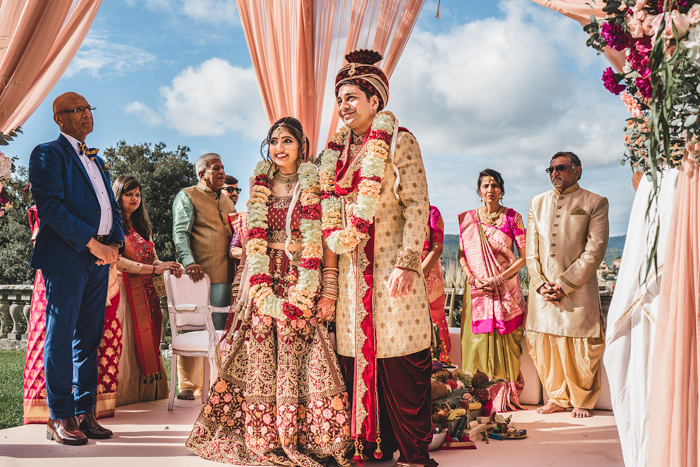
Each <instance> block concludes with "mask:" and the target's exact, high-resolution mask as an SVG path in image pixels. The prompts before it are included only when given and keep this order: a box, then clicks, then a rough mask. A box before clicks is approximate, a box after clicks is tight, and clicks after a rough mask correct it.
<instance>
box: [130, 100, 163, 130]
mask: <svg viewBox="0 0 700 467" xmlns="http://www.w3.org/2000/svg"><path fill="white" fill-rule="evenodd" d="M124 112H125V113H127V114H132V115H135V116H136V117H137V118H138V119H139V120H140V121H141V122H143V123H145V124H146V125H148V126H159V125H162V124H163V117H161V116H160V115H159V114H158V112H156V111H155V110H153V109H152V108H150V107H149V106H147V105H146V104H144V103H142V102H139V101H134V102H132V103H130V104H127V106H126V107H125V108H124Z"/></svg>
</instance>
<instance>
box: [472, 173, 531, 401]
mask: <svg viewBox="0 0 700 467" xmlns="http://www.w3.org/2000/svg"><path fill="white" fill-rule="evenodd" d="M477 193H478V194H479V196H480V197H481V198H482V200H483V202H484V206H483V207H481V208H478V209H474V210H471V211H466V212H463V213H462V214H460V215H459V229H460V241H459V249H460V254H459V262H460V266H461V267H462V271H464V273H465V274H466V276H467V283H466V284H465V287H464V306H463V311H462V367H463V368H464V369H465V370H466V371H467V372H469V373H475V372H476V371H477V370H480V371H482V372H484V373H486V374H487V375H488V376H489V378H492V379H493V378H496V379H503V380H505V381H503V382H501V383H499V384H497V385H495V386H492V387H491V388H490V390H489V394H490V396H491V402H492V403H493V410H495V411H496V412H506V411H509V410H517V409H521V408H522V407H521V406H520V402H519V400H518V396H519V395H520V393H521V392H522V390H523V378H522V376H521V375H520V355H521V354H522V350H521V347H520V343H521V341H522V338H523V327H522V323H523V317H524V312H525V298H524V296H523V292H522V289H521V287H520V276H519V271H520V269H521V268H522V267H523V266H525V227H524V225H523V220H522V217H521V216H520V214H518V213H517V212H516V211H514V210H513V209H509V208H506V207H504V206H502V205H501V204H500V201H501V199H502V197H503V193H504V182H503V178H502V177H501V174H500V173H498V172H496V171H495V170H492V169H486V170H483V171H482V172H481V173H480V174H479V181H478V189H477ZM514 244H515V247H516V248H517V250H518V253H519V255H518V257H517V258H516V256H515V254H514V252H513V251H514V248H513V246H514Z"/></svg>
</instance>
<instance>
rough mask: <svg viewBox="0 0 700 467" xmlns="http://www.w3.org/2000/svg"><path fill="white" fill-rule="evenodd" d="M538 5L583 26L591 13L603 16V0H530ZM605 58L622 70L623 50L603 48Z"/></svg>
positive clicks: (618, 70)
mask: <svg viewBox="0 0 700 467" xmlns="http://www.w3.org/2000/svg"><path fill="white" fill-rule="evenodd" d="M532 1H533V2H535V3H537V4H538V5H542V6H543V7H545V8H549V9H550V10H554V11H558V12H559V13H561V14H562V15H564V16H568V17H569V18H571V19H573V20H576V21H578V22H579V23H581V26H585V25H587V24H588V23H590V22H591V15H593V16H595V17H596V18H597V19H602V18H605V16H606V14H605V13H604V12H603V6H604V2H603V0H598V1H595V0H532ZM604 53H605V58H607V59H608V61H609V62H610V63H611V64H612V66H613V67H614V68H615V70H617V72H618V73H619V72H621V71H622V66H623V65H624V64H625V54H624V52H618V51H616V50H613V49H611V48H610V47H606V48H605V52H604Z"/></svg>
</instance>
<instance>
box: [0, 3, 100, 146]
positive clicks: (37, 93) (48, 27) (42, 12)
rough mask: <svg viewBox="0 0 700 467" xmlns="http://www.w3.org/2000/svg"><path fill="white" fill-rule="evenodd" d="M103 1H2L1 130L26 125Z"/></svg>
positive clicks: (75, 49) (80, 42) (5, 130)
mask: <svg viewBox="0 0 700 467" xmlns="http://www.w3.org/2000/svg"><path fill="white" fill-rule="evenodd" d="M101 3H102V0H0V131H2V132H3V133H7V132H9V131H10V130H11V129H14V128H16V127H18V126H20V125H22V124H23V123H24V122H25V121H26V120H27V118H29V116H30V115H31V114H32V112H34V110H36V108H37V107H38V106H39V104H41V102H42V101H43V100H44V99H45V98H46V96H47V95H48V94H49V92H50V91H51V89H53V87H54V86H55V85H56V82H57V81H58V80H59V79H60V78H61V76H62V75H63V72H64V71H66V68H68V65H69V64H70V62H71V60H73V57H74V56H75V54H76V53H77V52H78V49H79V48H80V45H81V44H82V43H83V39H85V35H86V34H87V32H88V30H89V29H90V26H91V25H92V22H93V20H94V19H95V15H96V14H97V10H98V9H99V8H100V5H101Z"/></svg>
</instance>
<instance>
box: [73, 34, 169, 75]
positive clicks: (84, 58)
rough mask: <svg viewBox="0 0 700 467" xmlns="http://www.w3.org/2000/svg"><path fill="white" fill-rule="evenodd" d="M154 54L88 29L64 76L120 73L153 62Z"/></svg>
mask: <svg viewBox="0 0 700 467" xmlns="http://www.w3.org/2000/svg"><path fill="white" fill-rule="evenodd" d="M155 59H156V56H155V55H153V54H150V53H148V52H146V51H145V50H143V49H139V48H138V47H133V46H130V45H126V44H117V43H114V42H110V41H109V40H108V36H106V35H103V34H101V33H99V32H93V31H90V33H88V35H87V37H86V38H85V40H84V41H83V44H82V46H81V47H80V50H78V53H77V54H76V55H75V58H73V61H72V62H71V64H70V66H69V67H68V69H67V70H66V73H65V76H67V77H71V76H75V75H77V74H78V73H89V74H91V75H92V76H93V77H96V78H97V77H100V76H103V75H107V74H117V75H122V74H124V73H127V72H129V71H133V70H137V69H139V68H142V67H143V66H144V65H146V64H148V63H150V62H153V61H154V60H155Z"/></svg>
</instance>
